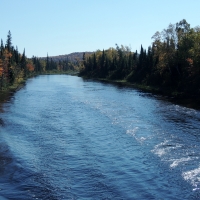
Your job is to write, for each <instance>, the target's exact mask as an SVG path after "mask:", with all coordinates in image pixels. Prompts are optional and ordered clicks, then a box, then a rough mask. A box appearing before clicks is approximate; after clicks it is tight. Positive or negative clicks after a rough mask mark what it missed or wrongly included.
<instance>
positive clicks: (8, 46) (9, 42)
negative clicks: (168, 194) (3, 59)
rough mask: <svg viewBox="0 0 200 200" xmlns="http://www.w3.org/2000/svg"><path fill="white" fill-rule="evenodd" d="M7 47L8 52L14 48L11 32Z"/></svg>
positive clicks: (8, 36)
mask: <svg viewBox="0 0 200 200" xmlns="http://www.w3.org/2000/svg"><path fill="white" fill-rule="evenodd" d="M6 47H7V48H8V51H11V48H12V36H11V32H10V31H8V35H7V41H6Z"/></svg>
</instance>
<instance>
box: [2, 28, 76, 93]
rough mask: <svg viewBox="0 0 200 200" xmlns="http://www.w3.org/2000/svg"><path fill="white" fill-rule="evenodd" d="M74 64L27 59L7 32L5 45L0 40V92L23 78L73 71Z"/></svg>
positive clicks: (34, 58)
mask: <svg viewBox="0 0 200 200" xmlns="http://www.w3.org/2000/svg"><path fill="white" fill-rule="evenodd" d="M74 66H75V64H73V63H71V62H69V61H68V60H63V61H59V62H55V61H54V60H53V59H52V58H49V56H48V54H47V57H46V59H41V58H37V57H35V56H33V57H32V58H27V57H26V55H25V49H24V51H23V53H20V52H19V51H18V48H17V46H16V48H15V47H14V46H13V45H12V35H11V32H10V31H9V32H8V35H7V40H6V43H5V44H4V43H3V40H2V39H1V46H0V90H6V89H7V88H8V87H9V86H12V85H13V84H15V83H20V82H22V81H23V80H24V79H25V78H27V77H29V76H32V75H35V74H41V73H45V72H48V71H53V70H55V71H67V70H74V68H75V67H74Z"/></svg>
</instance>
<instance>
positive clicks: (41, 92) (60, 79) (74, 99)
mask: <svg viewBox="0 0 200 200" xmlns="http://www.w3.org/2000/svg"><path fill="white" fill-rule="evenodd" d="M0 118H1V127H0V199H20V200H27V199H42V200H43V199H48V200H54V199H55V200H59V199H81V200H82V199H84V200H90V199H94V200H97V199H112V200H113V199H117V200H118V199H180V200H182V199H200V111H198V110H195V109H190V108H185V107H181V106H179V105H175V104H172V103H170V102H168V101H166V100H164V99H163V98H162V97H160V96H155V95H152V94H149V93H143V92H141V91H139V90H135V89H131V88H127V87H120V86H117V85H112V84H108V83H101V82H95V81H92V80H83V79H82V78H80V77H76V76H69V75H42V76H37V77H34V78H31V79H29V80H28V81H27V83H26V85H25V86H24V87H23V88H22V89H21V90H19V91H17V92H16V93H15V94H13V95H12V96H11V97H10V98H9V100H8V101H7V102H5V103H3V104H2V106H1V113H0Z"/></svg>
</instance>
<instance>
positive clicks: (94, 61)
mask: <svg viewBox="0 0 200 200" xmlns="http://www.w3.org/2000/svg"><path fill="white" fill-rule="evenodd" d="M152 39H153V43H152V45H151V46H149V47H148V49H147V50H146V49H144V48H143V47H142V45H141V49H140V52H139V53H138V52H137V51H136V52H131V49H130V48H129V47H127V46H123V45H121V46H118V45H117V44H116V47H115V48H109V49H107V50H103V51H100V50H97V51H96V52H94V53H93V54H92V55H87V54H86V53H85V54H84V55H83V61H82V69H81V71H80V76H87V77H92V78H106V79H110V80H122V79H125V80H127V81H128V82H133V83H138V84H143V85H150V86H153V87H159V88H160V89H162V90H171V91H177V92H179V93H182V94H189V95H199V94H200V27H199V26H197V27H195V28H191V27H190V24H189V23H188V22H187V21H186V20H185V19H183V20H181V21H180V22H177V23H176V24H169V26H168V27H167V28H166V29H164V30H162V31H161V32H158V31H157V32H156V33H155V34H154V35H153V37H152Z"/></svg>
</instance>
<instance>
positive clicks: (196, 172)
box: [182, 167, 200, 190]
mask: <svg viewBox="0 0 200 200" xmlns="http://www.w3.org/2000/svg"><path fill="white" fill-rule="evenodd" d="M182 176H183V178H184V179H185V180H186V181H188V182H190V183H191V184H192V185H193V186H194V187H195V188H194V189H193V190H199V189H200V188H199V187H200V167H198V168H196V169H193V170H190V171H187V172H183V173H182Z"/></svg>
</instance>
